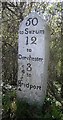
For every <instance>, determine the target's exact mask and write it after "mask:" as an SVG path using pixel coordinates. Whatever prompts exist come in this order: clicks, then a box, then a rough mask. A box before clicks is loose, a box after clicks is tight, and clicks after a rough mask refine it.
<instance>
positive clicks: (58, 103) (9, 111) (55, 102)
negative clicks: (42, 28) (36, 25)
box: [2, 2, 63, 120]
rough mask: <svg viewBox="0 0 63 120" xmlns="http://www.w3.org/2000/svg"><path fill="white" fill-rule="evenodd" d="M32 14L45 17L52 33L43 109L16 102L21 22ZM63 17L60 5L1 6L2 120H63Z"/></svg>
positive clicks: (14, 4) (8, 3)
mask: <svg viewBox="0 0 63 120" xmlns="http://www.w3.org/2000/svg"><path fill="white" fill-rule="evenodd" d="M32 10H35V11H36V12H37V13H38V14H40V15H41V16H43V17H44V19H45V20H46V21H47V22H48V23H49V26H50V31H51V40H50V60H49V80H48V89H47V96H46V100H45V102H44V105H43V107H40V108H37V107H36V105H34V106H30V105H29V104H28V103H25V102H22V101H18V100H17V98H16V85H17V72H18V62H17V57H18V29H19V24H20V21H22V20H23V19H24V17H25V16H26V15H28V14H29V13H30V12H31V11H32ZM62 17H63V15H62V3H60V2H57V3H52V4H51V3H47V2H42V3H39V2H37V3H35V2H31V3H29V4H27V3H25V2H20V3H17V2H16V3H12V2H2V76H3V77H2V78H3V80H2V82H3V95H2V104H3V116H2V120H7V119H9V120H16V119H18V120H19V119H20V120H21V119H24V120H25V119H27V120H28V118H31V119H32V118H37V119H38V120H39V118H40V119H41V120H47V119H48V120H63V108H62V107H63V41H62V37H63V35H62Z"/></svg>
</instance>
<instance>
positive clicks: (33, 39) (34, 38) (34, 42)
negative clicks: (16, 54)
mask: <svg viewBox="0 0 63 120" xmlns="http://www.w3.org/2000/svg"><path fill="white" fill-rule="evenodd" d="M36 40H37V38H36V37H35V36H33V37H31V44H37V43H36ZM28 44H29V40H28V36H27V37H26V45H28Z"/></svg>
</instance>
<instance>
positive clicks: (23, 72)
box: [17, 12, 50, 105]
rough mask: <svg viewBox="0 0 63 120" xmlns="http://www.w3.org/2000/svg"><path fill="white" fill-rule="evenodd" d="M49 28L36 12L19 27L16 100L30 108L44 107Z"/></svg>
mask: <svg viewBox="0 0 63 120" xmlns="http://www.w3.org/2000/svg"><path fill="white" fill-rule="evenodd" d="M49 39H50V35H49V28H48V25H47V24H46V22H45V21H44V19H42V18H41V17H40V16H39V15H38V14H37V13H36V12H32V13H30V14H29V15H28V16H27V17H26V18H25V19H24V20H23V21H22V22H21V23H20V26H19V40H18V82H17V85H18V88H17V96H18V98H20V99H21V100H25V101H27V102H28V103H30V104H34V103H37V104H40V105H41V104H43V101H44V99H45V95H46V88H47V71H48V56H49Z"/></svg>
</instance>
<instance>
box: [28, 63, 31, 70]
mask: <svg viewBox="0 0 63 120" xmlns="http://www.w3.org/2000/svg"><path fill="white" fill-rule="evenodd" d="M31 70H32V67H31V64H30V63H28V64H27V71H31Z"/></svg>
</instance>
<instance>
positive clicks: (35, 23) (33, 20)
mask: <svg viewBox="0 0 63 120" xmlns="http://www.w3.org/2000/svg"><path fill="white" fill-rule="evenodd" d="M31 24H32V25H33V26H36V25H37V24H38V19H37V18H36V17H34V18H29V19H28V20H27V21H26V26H29V25H31Z"/></svg>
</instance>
